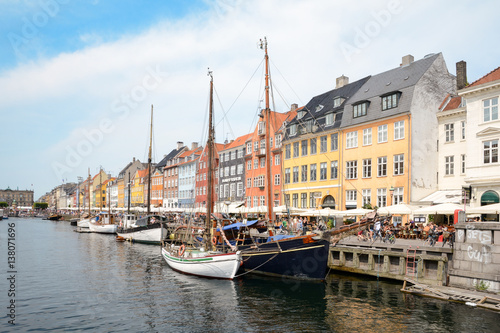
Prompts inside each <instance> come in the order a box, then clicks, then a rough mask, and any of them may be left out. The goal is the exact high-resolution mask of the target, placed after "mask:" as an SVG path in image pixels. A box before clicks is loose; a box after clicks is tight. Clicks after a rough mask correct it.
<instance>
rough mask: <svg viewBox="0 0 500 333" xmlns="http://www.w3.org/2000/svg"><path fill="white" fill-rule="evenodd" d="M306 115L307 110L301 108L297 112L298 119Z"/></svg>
mask: <svg viewBox="0 0 500 333" xmlns="http://www.w3.org/2000/svg"><path fill="white" fill-rule="evenodd" d="M305 115H306V111H304V110H300V111H298V112H297V119H302V118H303V117H304V116H305Z"/></svg>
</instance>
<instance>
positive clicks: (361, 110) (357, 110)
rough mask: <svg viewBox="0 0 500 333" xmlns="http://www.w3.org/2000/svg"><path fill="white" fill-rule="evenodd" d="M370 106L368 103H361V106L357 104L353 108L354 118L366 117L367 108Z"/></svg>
mask: <svg viewBox="0 0 500 333" xmlns="http://www.w3.org/2000/svg"><path fill="white" fill-rule="evenodd" d="M367 106H368V103H366V102H365V103H361V104H356V105H354V106H353V108H352V111H353V117H354V118H357V117H361V116H366V107H367Z"/></svg>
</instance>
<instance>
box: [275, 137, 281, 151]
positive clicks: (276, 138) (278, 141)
mask: <svg viewBox="0 0 500 333" xmlns="http://www.w3.org/2000/svg"><path fill="white" fill-rule="evenodd" d="M274 146H275V147H276V148H279V147H281V134H278V135H276V136H275V139H274Z"/></svg>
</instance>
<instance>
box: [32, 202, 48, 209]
mask: <svg viewBox="0 0 500 333" xmlns="http://www.w3.org/2000/svg"><path fill="white" fill-rule="evenodd" d="M47 207H49V204H48V203H46V202H35V203H34V204H33V209H47Z"/></svg>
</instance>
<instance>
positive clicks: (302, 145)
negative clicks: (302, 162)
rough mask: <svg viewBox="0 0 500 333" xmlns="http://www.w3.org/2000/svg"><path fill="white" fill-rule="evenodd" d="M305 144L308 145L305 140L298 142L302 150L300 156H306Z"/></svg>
mask: <svg viewBox="0 0 500 333" xmlns="http://www.w3.org/2000/svg"><path fill="white" fill-rule="evenodd" d="M307 144H308V142H307V140H302V141H301V142H300V146H301V148H302V156H307Z"/></svg>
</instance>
